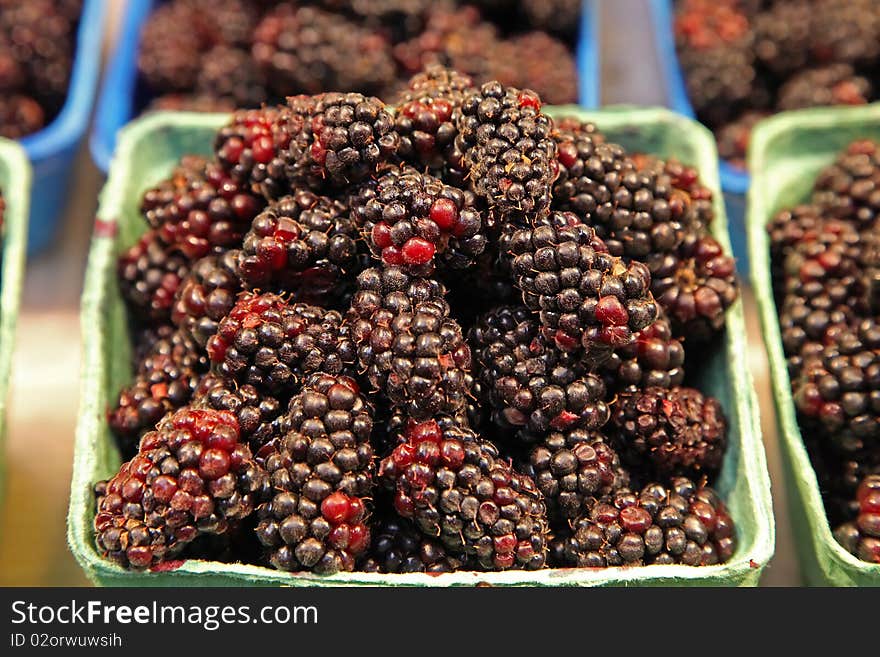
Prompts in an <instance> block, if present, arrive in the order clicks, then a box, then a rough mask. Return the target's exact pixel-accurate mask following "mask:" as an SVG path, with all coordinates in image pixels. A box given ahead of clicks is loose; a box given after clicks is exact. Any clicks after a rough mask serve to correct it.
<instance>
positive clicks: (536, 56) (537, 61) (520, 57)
mask: <svg viewBox="0 0 880 657" xmlns="http://www.w3.org/2000/svg"><path fill="white" fill-rule="evenodd" d="M538 1H539V3H541V2H540V0H538ZM541 4H543V3H541ZM505 46H506V47H505V48H503V49H501V50H500V55H501V56H502V57H504V58H505V60H504V62H503V63H504V64H505V65H507V66H511V67H512V68H514V69H515V71H516V72H515V77H514V79H513V81H512V83H513V84H515V86H518V87H520V88H524V89H534V90H535V91H536V92H537V93H538V94H539V95H540V96H541V99H542V100H543V101H544V102H545V103H547V104H548V105H565V104H567V103H576V102H577V98H578V72H577V65H576V63H575V58H574V53H573V52H572V51H571V49H570V48H569V46H568V45H566V44H565V43H564V42H562V41H560V40H559V39H557V38H555V37H553V36H550V35H549V34H547V33H546V32H537V31H535V32H526V33H525V34H520V35H517V36H515V37H513V38H512V39H510V41H507V42H505ZM496 77H498V78H499V79H500V76H496ZM502 81H504V80H502Z"/></svg>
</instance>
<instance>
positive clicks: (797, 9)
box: [753, 0, 814, 79]
mask: <svg viewBox="0 0 880 657" xmlns="http://www.w3.org/2000/svg"><path fill="white" fill-rule="evenodd" d="M813 4H814V3H811V2H808V1H805V0H794V1H791V0H790V1H789V2H774V3H773V4H772V5H771V6H769V7H767V8H766V9H764V10H763V11H760V12H758V13H757V14H756V15H755V17H754V19H753V30H754V51H755V58H756V59H757V61H758V62H759V63H760V64H761V66H763V67H764V68H766V69H767V70H768V71H769V72H770V73H771V74H773V75H775V76H777V77H778V78H780V79H785V78H786V77H788V76H789V75H791V74H792V73H795V72H797V71H800V70H801V69H803V68H804V67H805V66H806V65H807V63H808V62H809V57H810V53H809V42H810V38H811V36H812V32H813V24H812V16H813V7H812V6H811V5H813Z"/></svg>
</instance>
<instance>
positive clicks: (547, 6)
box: [520, 0, 581, 102]
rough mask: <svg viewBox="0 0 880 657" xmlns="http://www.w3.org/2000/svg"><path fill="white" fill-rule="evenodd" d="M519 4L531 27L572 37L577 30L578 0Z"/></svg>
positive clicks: (578, 16) (579, 8) (525, 0)
mask: <svg viewBox="0 0 880 657" xmlns="http://www.w3.org/2000/svg"><path fill="white" fill-rule="evenodd" d="M520 4H521V5H522V10H523V13H524V14H525V17H526V20H527V21H528V24H529V25H530V26H531V27H537V28H541V29H545V30H550V31H551V32H555V33H557V34H560V35H562V36H565V37H573V36H574V35H575V34H576V33H577V31H578V26H579V25H580V19H581V2H580V0H549V1H548V0H523V1H522V2H521V3H520ZM551 102H552V101H551Z"/></svg>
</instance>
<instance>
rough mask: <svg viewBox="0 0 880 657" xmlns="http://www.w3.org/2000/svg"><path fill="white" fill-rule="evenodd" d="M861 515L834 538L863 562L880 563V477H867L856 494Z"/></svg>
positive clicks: (841, 528) (837, 530)
mask: <svg viewBox="0 0 880 657" xmlns="http://www.w3.org/2000/svg"><path fill="white" fill-rule="evenodd" d="M856 501H857V502H858V507H859V513H858V516H857V518H856V519H855V520H854V521H851V522H847V523H844V524H843V525H841V526H840V527H838V528H837V529H835V530H834V538H836V539H837V542H838V543H840V544H841V545H842V546H843V547H844V549H845V550H846V551H847V552H850V553H851V554H854V555H856V556H857V557H858V558H859V559H861V560H862V561H868V562H870V563H880V475H873V476H868V477H865V478H864V480H863V481H862V483H861V484H859V488H858V491H857V492H856Z"/></svg>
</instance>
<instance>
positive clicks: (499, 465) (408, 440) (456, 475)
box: [379, 420, 547, 570]
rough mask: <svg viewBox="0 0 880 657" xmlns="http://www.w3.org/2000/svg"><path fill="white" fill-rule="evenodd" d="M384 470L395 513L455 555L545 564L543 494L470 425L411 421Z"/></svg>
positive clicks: (502, 565) (496, 563) (485, 561)
mask: <svg viewBox="0 0 880 657" xmlns="http://www.w3.org/2000/svg"><path fill="white" fill-rule="evenodd" d="M379 473H380V477H381V478H382V479H384V480H385V481H386V482H388V483H389V484H391V485H393V487H394V490H395V497H394V508H395V510H396V511H397V513H399V514H400V515H401V516H403V517H404V518H411V519H413V521H414V522H415V524H416V526H417V527H418V528H419V530H420V531H421V532H422V533H424V534H426V535H427V536H431V537H437V538H439V540H440V541H441V542H442V543H443V545H444V546H445V547H446V549H448V550H450V551H451V552H453V553H463V554H467V555H472V556H473V557H475V559H476V561H477V562H478V563H479V565H480V566H481V567H482V568H486V569H489V570H506V569H508V568H513V567H517V568H524V569H528V570H532V569H536V568H541V567H543V566H544V563H545V560H546V556H547V544H546V540H547V539H546V534H547V518H546V511H545V508H544V501H543V499H542V496H541V493H540V491H539V490H538V489H537V487H536V486H535V483H534V481H532V480H531V479H530V478H529V477H527V476H525V475H521V474H518V473H517V472H514V471H513V470H512V469H511V467H510V465H509V464H508V462H506V461H504V460H502V459H501V458H499V456H498V452H497V450H496V449H495V447H494V446H493V445H492V444H491V443H489V442H486V441H482V440H480V439H479V438H478V437H477V436H476V434H474V433H473V432H471V431H470V430H469V429H467V428H466V427H460V426H459V427H449V428H447V429H446V430H442V429H441V426H440V424H439V423H438V422H437V421H436V420H428V421H426V422H421V423H416V422H413V423H411V424H410V425H409V426H408V427H407V428H406V432H405V436H404V442H402V443H401V444H399V445H398V446H397V447H395V448H394V450H393V451H392V453H391V455H390V456H388V457H387V458H385V459H384V460H383V461H382V464H381V467H380V471H379Z"/></svg>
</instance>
